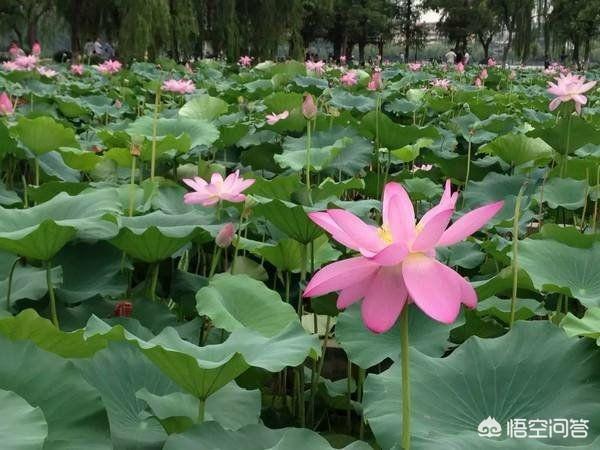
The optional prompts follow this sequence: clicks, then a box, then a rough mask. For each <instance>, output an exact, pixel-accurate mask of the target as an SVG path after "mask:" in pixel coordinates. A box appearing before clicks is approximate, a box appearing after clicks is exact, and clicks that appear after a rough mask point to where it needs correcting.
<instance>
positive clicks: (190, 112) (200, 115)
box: [178, 95, 229, 121]
mask: <svg viewBox="0 0 600 450" xmlns="http://www.w3.org/2000/svg"><path fill="white" fill-rule="evenodd" d="M228 107H229V105H228V104H227V102H225V101H223V100H221V99H220V98H217V97H211V96H210V95H199V96H196V97H193V98H192V99H191V100H189V101H188V102H186V104H185V105H183V106H182V107H181V109H180V110H179V113H178V114H179V116H180V117H187V118H189V119H201V120H208V121H211V120H215V119H216V118H217V117H219V116H220V115H222V114H225V113H226V112H227V109H228Z"/></svg>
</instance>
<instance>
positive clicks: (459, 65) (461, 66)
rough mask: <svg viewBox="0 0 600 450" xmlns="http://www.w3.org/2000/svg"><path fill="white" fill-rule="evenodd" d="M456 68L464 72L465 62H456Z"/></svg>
mask: <svg viewBox="0 0 600 450" xmlns="http://www.w3.org/2000/svg"><path fill="white" fill-rule="evenodd" d="M455 69H456V71H457V72H458V73H464V71H465V65H464V64H463V63H461V62H459V63H458V64H456V66H455Z"/></svg>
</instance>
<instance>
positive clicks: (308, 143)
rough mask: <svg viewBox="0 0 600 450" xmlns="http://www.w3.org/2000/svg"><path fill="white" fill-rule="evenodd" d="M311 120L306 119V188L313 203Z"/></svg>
mask: <svg viewBox="0 0 600 450" xmlns="http://www.w3.org/2000/svg"><path fill="white" fill-rule="evenodd" d="M310 126H311V125H310V120H307V121H306V189H307V191H308V202H309V204H311V205H312V189H311V186H310V164H311V162H310V150H311V148H312V142H311V129H310Z"/></svg>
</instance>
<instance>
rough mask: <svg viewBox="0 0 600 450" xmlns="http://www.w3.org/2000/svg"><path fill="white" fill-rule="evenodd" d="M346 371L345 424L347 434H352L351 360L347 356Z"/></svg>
mask: <svg viewBox="0 0 600 450" xmlns="http://www.w3.org/2000/svg"><path fill="white" fill-rule="evenodd" d="M346 372H347V378H346V381H347V385H346V399H347V401H348V410H347V411H346V426H347V428H348V434H352V408H350V405H351V404H352V361H350V358H348V367H347V369H346Z"/></svg>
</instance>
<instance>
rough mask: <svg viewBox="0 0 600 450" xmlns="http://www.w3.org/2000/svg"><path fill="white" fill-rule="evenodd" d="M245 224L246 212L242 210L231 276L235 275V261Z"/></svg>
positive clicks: (234, 244)
mask: <svg viewBox="0 0 600 450" xmlns="http://www.w3.org/2000/svg"><path fill="white" fill-rule="evenodd" d="M243 224H244V211H243V210H242V213H241V214H240V223H239V224H238V232H237V236H236V237H235V242H234V243H233V246H234V250H233V260H232V261H231V271H230V272H231V275H235V261H236V260H237V256H238V248H239V246H240V238H241V237H242V225H243Z"/></svg>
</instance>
